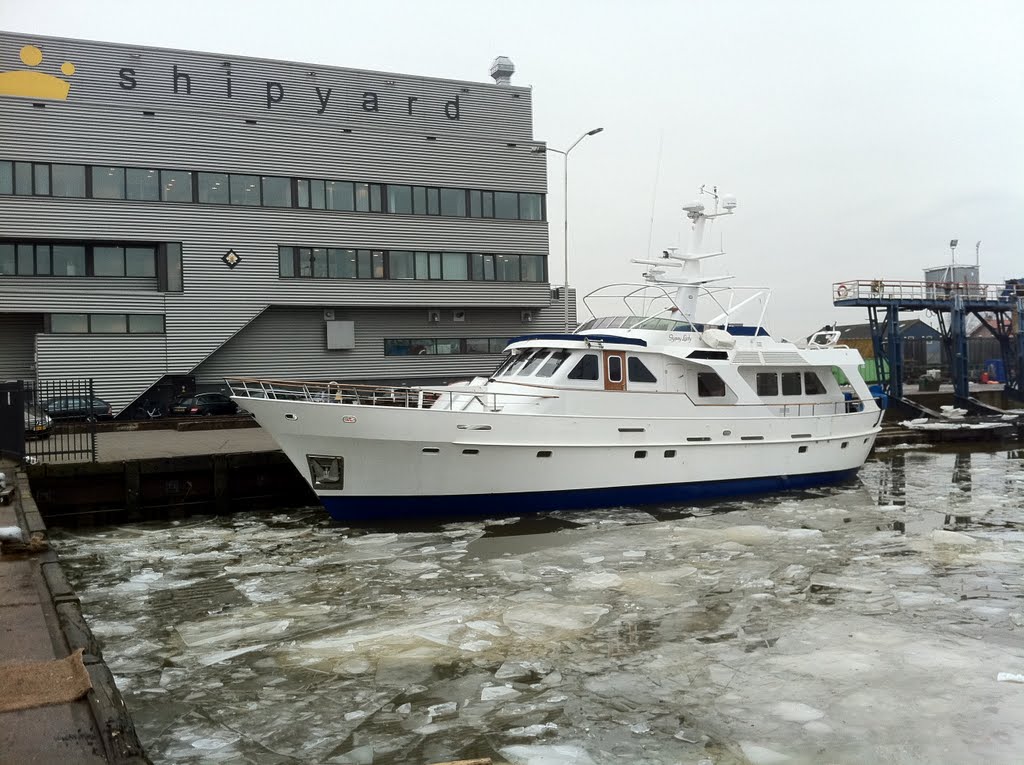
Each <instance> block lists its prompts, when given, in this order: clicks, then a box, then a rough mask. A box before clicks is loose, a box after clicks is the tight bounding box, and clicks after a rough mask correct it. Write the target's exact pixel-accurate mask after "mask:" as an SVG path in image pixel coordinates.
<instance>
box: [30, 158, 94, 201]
mask: <svg viewBox="0 0 1024 765" xmlns="http://www.w3.org/2000/svg"><path fill="white" fill-rule="evenodd" d="M50 169H51V178H52V188H53V196H55V197H84V196H85V166H84V165H51V166H50ZM36 193H38V191H37V192H36Z"/></svg>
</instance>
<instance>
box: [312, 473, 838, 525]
mask: <svg viewBox="0 0 1024 765" xmlns="http://www.w3.org/2000/svg"><path fill="white" fill-rule="evenodd" d="M857 470H858V468H848V469H845V470H832V471H826V472H822V473H808V474H806V475H779V476H764V477H759V478H740V479H729V480H721V481H695V482H691V483H674V484H658V485H653V486H610V487H606V488H600V489H570V490H560V491H530V492H510V493H492V494H444V495H438V496H399V497H395V496H390V497H389V496H338V495H333V496H331V495H322V496H320V502H321V503H322V504H323V506H324V508H325V509H326V510H327V512H328V513H329V514H330V516H331V517H332V518H334V519H335V520H337V521H372V520H380V519H385V518H416V517H432V516H439V517H444V516H456V515H466V516H477V517H479V516H486V515H501V514H506V513H536V512H545V511H549V510H589V509H596V508H605V507H623V506H629V507H636V506H645V505H672V504H679V503H684V502H699V501H702V500H710V499H720V498H724V497H740V496H749V495H756V494H769V493H774V492H779V491H789V490H794V489H807V488H813V487H816V486H829V485H833V484H837V483H842V482H843V481H848V480H850V479H852V478H854V477H855V476H856V475H857Z"/></svg>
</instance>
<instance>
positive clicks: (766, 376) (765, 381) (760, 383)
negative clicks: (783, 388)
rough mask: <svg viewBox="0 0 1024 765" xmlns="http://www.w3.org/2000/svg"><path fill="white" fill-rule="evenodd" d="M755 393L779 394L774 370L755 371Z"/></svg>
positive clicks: (759, 394) (762, 394) (760, 394)
mask: <svg viewBox="0 0 1024 765" xmlns="http://www.w3.org/2000/svg"><path fill="white" fill-rule="evenodd" d="M757 395H758V396H778V395H779V377H778V375H776V374H775V373H774V372H758V373H757Z"/></svg>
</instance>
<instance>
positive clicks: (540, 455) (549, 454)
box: [537, 452, 551, 457]
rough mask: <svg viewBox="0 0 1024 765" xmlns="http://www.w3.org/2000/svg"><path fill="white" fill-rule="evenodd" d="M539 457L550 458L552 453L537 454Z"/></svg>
mask: <svg viewBox="0 0 1024 765" xmlns="http://www.w3.org/2000/svg"><path fill="white" fill-rule="evenodd" d="M537 456H538V457H550V456H551V452H537Z"/></svg>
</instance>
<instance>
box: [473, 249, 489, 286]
mask: <svg viewBox="0 0 1024 765" xmlns="http://www.w3.org/2000/svg"><path fill="white" fill-rule="evenodd" d="M469 260H470V263H471V264H472V270H473V281H476V282H493V281H494V256H493V255H484V254H482V253H479V252H474V253H472V254H471V255H470V256H469Z"/></svg>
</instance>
